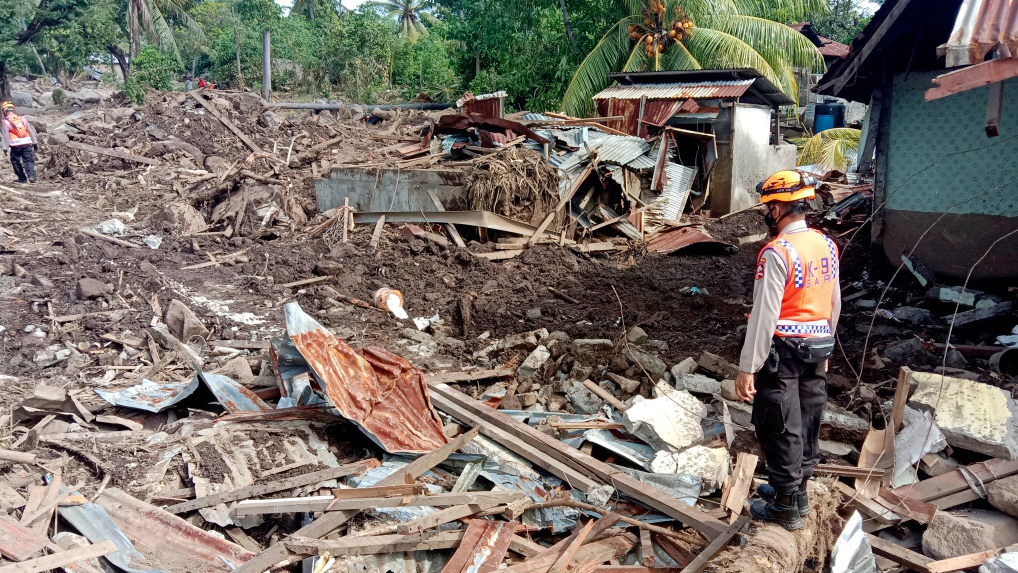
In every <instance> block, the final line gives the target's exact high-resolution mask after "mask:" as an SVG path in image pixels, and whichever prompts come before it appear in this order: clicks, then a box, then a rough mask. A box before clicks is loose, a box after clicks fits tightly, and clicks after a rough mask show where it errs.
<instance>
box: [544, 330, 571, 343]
mask: <svg viewBox="0 0 1018 573" xmlns="http://www.w3.org/2000/svg"><path fill="white" fill-rule="evenodd" d="M548 338H550V339H552V340H558V341H559V342H561V343H563V344H569V343H570V342H572V341H573V339H572V338H570V337H569V335H568V334H566V333H564V332H562V331H561V330H556V331H555V332H552V333H551V334H549V335H548Z"/></svg>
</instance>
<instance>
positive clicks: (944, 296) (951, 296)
mask: <svg viewBox="0 0 1018 573" xmlns="http://www.w3.org/2000/svg"><path fill="white" fill-rule="evenodd" d="M962 290H963V289H962V287H960V286H956V287H933V288H931V289H930V290H928V291H926V298H932V299H935V300H941V301H944V302H954V303H960V304H961V305H963V306H975V304H976V297H978V296H979V295H981V294H982V293H981V292H979V291H974V290H969V289H964V292H962Z"/></svg>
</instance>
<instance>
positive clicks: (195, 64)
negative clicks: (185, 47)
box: [191, 53, 198, 78]
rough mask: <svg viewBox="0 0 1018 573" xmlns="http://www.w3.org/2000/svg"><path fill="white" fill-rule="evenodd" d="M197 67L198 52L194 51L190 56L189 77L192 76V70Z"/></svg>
mask: <svg viewBox="0 0 1018 573" xmlns="http://www.w3.org/2000/svg"><path fill="white" fill-rule="evenodd" d="M197 67H198V54H197V53H195V54H194V57H192V58H191V77H192V78H194V70H195V68H197Z"/></svg>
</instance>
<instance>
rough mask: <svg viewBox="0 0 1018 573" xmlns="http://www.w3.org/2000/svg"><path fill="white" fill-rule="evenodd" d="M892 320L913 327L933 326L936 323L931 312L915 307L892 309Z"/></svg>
mask: <svg viewBox="0 0 1018 573" xmlns="http://www.w3.org/2000/svg"><path fill="white" fill-rule="evenodd" d="M894 318H896V319H898V320H900V321H902V322H907V323H909V324H915V325H922V324H933V323H935V322H936V321H937V320H936V319H935V318H933V313H932V312H930V311H929V310H927V309H925V308H919V307H916V306H899V307H898V308H896V309H894Z"/></svg>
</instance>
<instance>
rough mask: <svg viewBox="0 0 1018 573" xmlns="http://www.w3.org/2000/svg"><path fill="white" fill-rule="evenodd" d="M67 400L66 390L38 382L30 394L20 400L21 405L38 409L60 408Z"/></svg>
mask: <svg viewBox="0 0 1018 573" xmlns="http://www.w3.org/2000/svg"><path fill="white" fill-rule="evenodd" d="M66 401H67V390H64V389H63V388H58V387H56V386H47V385H45V384H39V385H38V386H36V387H35V388H34V389H33V390H32V396H31V397H29V398H26V399H25V400H24V401H22V402H21V405H22V406H28V407H29V408H39V409H40V410H60V409H63V407H64V402H66Z"/></svg>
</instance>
